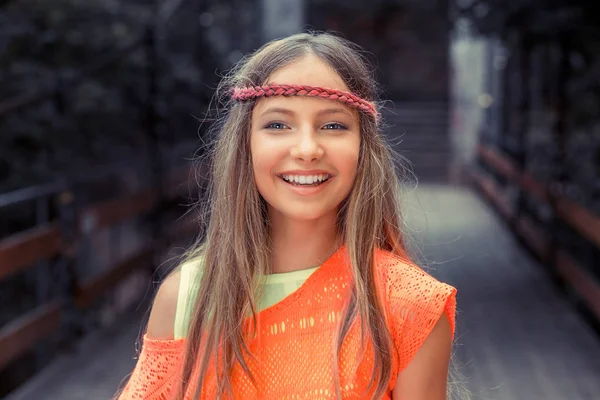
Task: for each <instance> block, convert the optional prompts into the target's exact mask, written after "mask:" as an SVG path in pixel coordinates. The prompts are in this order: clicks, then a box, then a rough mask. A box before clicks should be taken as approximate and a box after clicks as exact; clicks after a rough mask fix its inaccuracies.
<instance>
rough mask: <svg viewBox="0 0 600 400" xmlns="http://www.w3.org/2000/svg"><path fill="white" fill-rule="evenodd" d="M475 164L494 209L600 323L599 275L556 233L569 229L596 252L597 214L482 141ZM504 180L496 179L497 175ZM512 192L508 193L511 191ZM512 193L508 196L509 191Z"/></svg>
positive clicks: (477, 179) (599, 218)
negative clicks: (537, 212)
mask: <svg viewBox="0 0 600 400" xmlns="http://www.w3.org/2000/svg"><path fill="white" fill-rule="evenodd" d="M477 156H478V161H479V165H480V166H482V167H483V170H488V171H491V173H485V172H484V171H483V170H482V169H478V168H475V169H473V170H472V171H471V176H472V179H473V182H474V183H475V185H476V186H477V187H478V188H479V190H480V191H481V193H482V194H483V195H484V196H485V197H486V198H487V199H488V200H489V201H490V202H491V204H492V205H493V206H494V207H495V208H496V209H497V210H498V212H499V214H500V215H501V216H502V218H503V219H504V220H505V221H506V222H507V223H508V225H509V226H510V227H511V228H512V230H513V232H514V233H515V234H516V235H517V237H518V238H519V239H520V240H521V241H522V242H523V244H524V245H525V246H526V247H527V248H528V249H529V250H530V251H531V252H532V254H533V255H535V257H536V258H537V259H538V260H540V261H541V262H542V263H543V264H544V265H547V266H549V267H550V271H551V273H552V274H554V275H555V276H556V277H558V278H559V279H560V281H561V282H562V283H564V284H566V285H567V287H568V288H569V289H571V290H570V291H571V292H574V293H575V294H576V296H577V297H578V300H580V301H581V302H582V303H583V304H584V306H585V308H586V309H587V310H589V311H591V313H592V315H593V317H594V318H595V319H596V320H597V321H600V274H598V272H599V271H595V273H594V268H598V265H597V263H594V262H593V257H591V258H590V257H587V258H585V260H584V261H580V260H578V259H579V258H581V257H578V256H579V254H577V250H573V249H570V248H569V247H570V246H569V244H568V243H565V241H564V240H562V239H561V237H563V236H564V235H560V234H559V231H560V230H561V229H562V230H564V229H568V230H569V231H570V232H571V234H572V235H574V236H576V239H577V240H579V241H581V242H583V243H585V244H586V245H587V248H588V249H589V251H590V252H596V251H598V254H600V216H599V215H597V214H595V213H593V212H591V211H590V210H588V209H586V208H585V207H583V206H582V205H580V204H577V203H576V202H574V201H572V200H570V199H568V198H567V197H566V196H564V195H562V194H560V193H557V191H556V190H553V189H551V188H550V187H548V186H547V185H544V184H542V183H540V182H538V181H537V180H536V179H535V178H534V177H533V176H531V174H529V173H528V172H526V171H522V170H521V169H519V168H518V166H517V163H516V162H515V161H513V160H512V159H511V158H510V157H509V156H508V155H506V154H503V153H501V152H500V151H499V150H497V149H494V148H490V147H487V146H485V145H482V144H480V145H479V146H478V148H477ZM494 176H496V177H499V178H501V179H500V180H501V181H504V182H505V183H504V184H501V183H499V179H495V177H494ZM511 191H512V192H511ZM515 192H516V195H513V196H510V194H511V193H513V194H514V193H515ZM519 196H523V197H525V198H528V199H530V200H533V201H535V202H536V203H537V204H538V205H539V207H544V208H546V209H547V210H549V211H550V212H549V216H547V217H546V218H545V219H544V218H539V217H536V216H534V215H532V213H531V212H529V211H528V210H527V209H526V208H524V207H523V206H522V203H523V202H522V200H519Z"/></svg>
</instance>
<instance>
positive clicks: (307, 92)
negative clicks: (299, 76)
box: [232, 83, 379, 120]
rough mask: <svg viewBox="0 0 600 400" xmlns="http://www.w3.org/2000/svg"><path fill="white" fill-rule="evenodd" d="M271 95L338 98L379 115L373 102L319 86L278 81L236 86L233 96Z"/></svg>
mask: <svg viewBox="0 0 600 400" xmlns="http://www.w3.org/2000/svg"><path fill="white" fill-rule="evenodd" d="M271 96H309V97H320V98H322V99H329V100H337V101H341V102H343V103H346V104H348V105H349V106H352V107H354V108H357V109H358V110H361V111H364V112H367V113H369V114H371V115H372V116H373V117H374V118H375V120H377V119H378V117H379V114H378V113H377V110H376V109H375V105H374V104H373V103H372V102H370V101H367V100H364V99H362V98H360V97H359V96H357V95H355V94H353V93H350V92H344V91H342V90H337V89H329V88H324V87H317V86H308V85H280V84H276V83H272V84H269V85H262V86H247V87H241V88H234V89H233V95H232V98H233V99H234V100H239V101H246V100H253V99H258V98H261V97H271Z"/></svg>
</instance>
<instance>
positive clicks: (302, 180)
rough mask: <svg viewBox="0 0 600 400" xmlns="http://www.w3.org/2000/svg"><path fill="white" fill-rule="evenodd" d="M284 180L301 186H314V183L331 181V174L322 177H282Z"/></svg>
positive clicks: (321, 175)
mask: <svg viewBox="0 0 600 400" xmlns="http://www.w3.org/2000/svg"><path fill="white" fill-rule="evenodd" d="M281 177H282V178H283V179H284V180H286V181H288V182H290V183H297V184H300V185H312V184H313V183H317V182H323V181H325V180H327V179H329V174H320V175H282V176H281Z"/></svg>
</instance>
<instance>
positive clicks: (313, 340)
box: [119, 247, 456, 400]
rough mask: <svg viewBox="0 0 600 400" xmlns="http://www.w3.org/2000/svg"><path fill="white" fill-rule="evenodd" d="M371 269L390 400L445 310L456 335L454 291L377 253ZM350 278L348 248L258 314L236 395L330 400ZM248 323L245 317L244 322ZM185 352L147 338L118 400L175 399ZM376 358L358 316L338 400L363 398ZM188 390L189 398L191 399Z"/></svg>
mask: <svg viewBox="0 0 600 400" xmlns="http://www.w3.org/2000/svg"><path fill="white" fill-rule="evenodd" d="M375 274H376V277H377V279H376V285H377V290H378V293H379V296H380V298H382V300H383V301H384V312H385V316H386V321H387V324H388V328H389V330H390V333H391V335H392V338H393V344H394V347H395V349H396V350H397V352H395V356H394V358H393V370H392V376H391V379H390V380H389V382H388V393H387V394H386V396H384V399H386V400H387V399H391V391H392V389H393V388H394V385H395V383H396V379H397V377H398V374H399V373H401V372H402V370H403V369H404V368H406V366H407V365H408V364H409V363H410V362H411V360H412V359H413V358H414V356H415V354H416V353H417V351H418V350H419V348H420V347H421V346H422V344H423V343H424V342H425V340H426V339H427V337H428V335H429V333H430V332H431V331H432V329H433V327H434V326H435V324H436V322H437V321H438V320H439V319H440V317H441V316H442V315H443V314H444V313H445V314H446V316H447V317H448V320H449V321H450V327H451V331H452V336H454V327H455V310H456V289H455V288H453V287H452V286H449V285H447V284H445V283H442V282H439V281H438V280H436V279H435V278H433V277H432V276H430V275H429V274H427V273H425V272H424V271H423V270H422V269H420V268H419V267H417V266H415V265H412V264H407V263H405V262H403V261H402V260H400V259H399V258H398V257H396V256H394V255H392V254H390V253H388V252H385V251H382V250H378V251H377V252H376V256H375ZM351 282H352V272H351V270H350V262H349V257H348V252H347V250H346V248H345V247H342V248H340V249H339V250H338V251H337V252H336V253H335V254H333V255H332V256H331V257H330V258H329V259H328V260H327V261H326V262H325V263H324V264H323V265H321V267H320V268H318V269H317V270H316V271H315V272H314V273H313V274H312V275H311V276H310V277H309V278H308V279H307V280H306V281H305V282H304V284H303V285H302V286H301V287H300V288H298V289H297V290H296V291H294V292H293V293H292V294H290V295H289V296H288V297H286V298H284V299H283V300H281V301H280V302H278V303H276V304H274V305H273V306H271V307H268V308H266V309H264V310H262V311H260V312H259V313H258V314H257V318H258V321H259V331H258V333H257V335H256V336H255V337H254V338H252V339H250V340H249V341H248V348H249V350H250V351H251V353H252V355H253V356H254V357H253V358H251V357H246V361H247V363H248V366H249V368H250V370H251V372H252V374H253V376H254V378H255V380H256V385H254V384H253V383H252V382H251V381H250V379H249V378H248V377H247V376H246V375H245V374H244V372H243V371H242V369H241V367H240V366H239V365H236V366H234V369H233V371H232V375H231V379H232V382H233V393H234V398H235V399H333V398H335V381H334V360H333V359H334V346H335V343H336V339H337V328H338V324H339V323H340V319H341V318H342V317H343V315H342V313H343V307H344V304H345V301H346V299H347V298H348V296H349V291H350V287H351V286H350V285H351ZM249 324H250V320H249V319H248V320H247V321H246V325H245V326H246V327H249ZM184 351H185V339H177V340H154V339H151V338H148V337H147V336H145V337H144V341H143V346H142V350H141V354H140V355H139V360H138V362H137V365H136V367H135V369H134V371H133V373H132V375H131V377H130V379H129V381H128V383H127V384H126V386H125V388H124V390H123V391H122V392H121V394H120V396H119V400H129V399H146V400H155V399H156V400H158V399H160V400H166V399H171V398H173V396H174V393H175V391H176V388H177V386H176V385H178V384H179V382H180V379H179V378H180V373H181V368H182V364H183V363H182V361H183V356H184ZM373 363H374V353H373V345H372V343H371V342H370V340H367V341H365V343H364V345H361V332H360V322H359V321H358V320H356V321H355V322H354V323H353V324H352V325H351V328H350V331H349V333H348V335H347V336H346V338H345V339H344V342H343V344H342V348H341V351H340V354H339V361H338V369H339V370H338V374H339V380H340V386H341V394H342V398H344V399H364V398H366V397H367V395H366V393H368V392H366V389H367V387H368V384H369V381H370V378H371V372H372V369H373ZM197 372H198V371H195V373H194V374H193V376H192V378H194V375H197ZM215 375H216V374H215V369H214V364H213V367H212V368H210V369H209V372H208V375H207V378H206V380H205V382H204V385H203V387H202V396H201V398H202V399H214V398H216V395H215V390H216V382H215ZM192 389H193V388H190V390H189V391H188V393H187V394H186V400H187V399H191V398H192V394H193V390H192Z"/></svg>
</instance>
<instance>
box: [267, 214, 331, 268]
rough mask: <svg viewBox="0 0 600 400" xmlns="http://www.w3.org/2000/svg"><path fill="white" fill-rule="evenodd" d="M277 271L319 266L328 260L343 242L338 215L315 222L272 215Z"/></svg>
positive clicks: (273, 259) (274, 261)
mask: <svg viewBox="0 0 600 400" xmlns="http://www.w3.org/2000/svg"><path fill="white" fill-rule="evenodd" d="M271 242H272V245H273V258H272V266H273V271H272V272H273V273H282V272H291V271H298V270H302V269H307V268H312V267H316V266H318V265H321V264H322V263H323V262H324V261H326V260H327V259H328V258H329V257H330V256H331V255H332V254H333V252H334V251H335V250H337V248H338V247H339V245H340V244H341V243H339V241H338V234H337V228H336V220H335V215H333V216H332V217H328V218H321V219H318V220H314V221H297V220H296V221H294V220H290V219H289V218H286V217H284V216H281V215H277V216H274V215H272V216H271Z"/></svg>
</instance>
